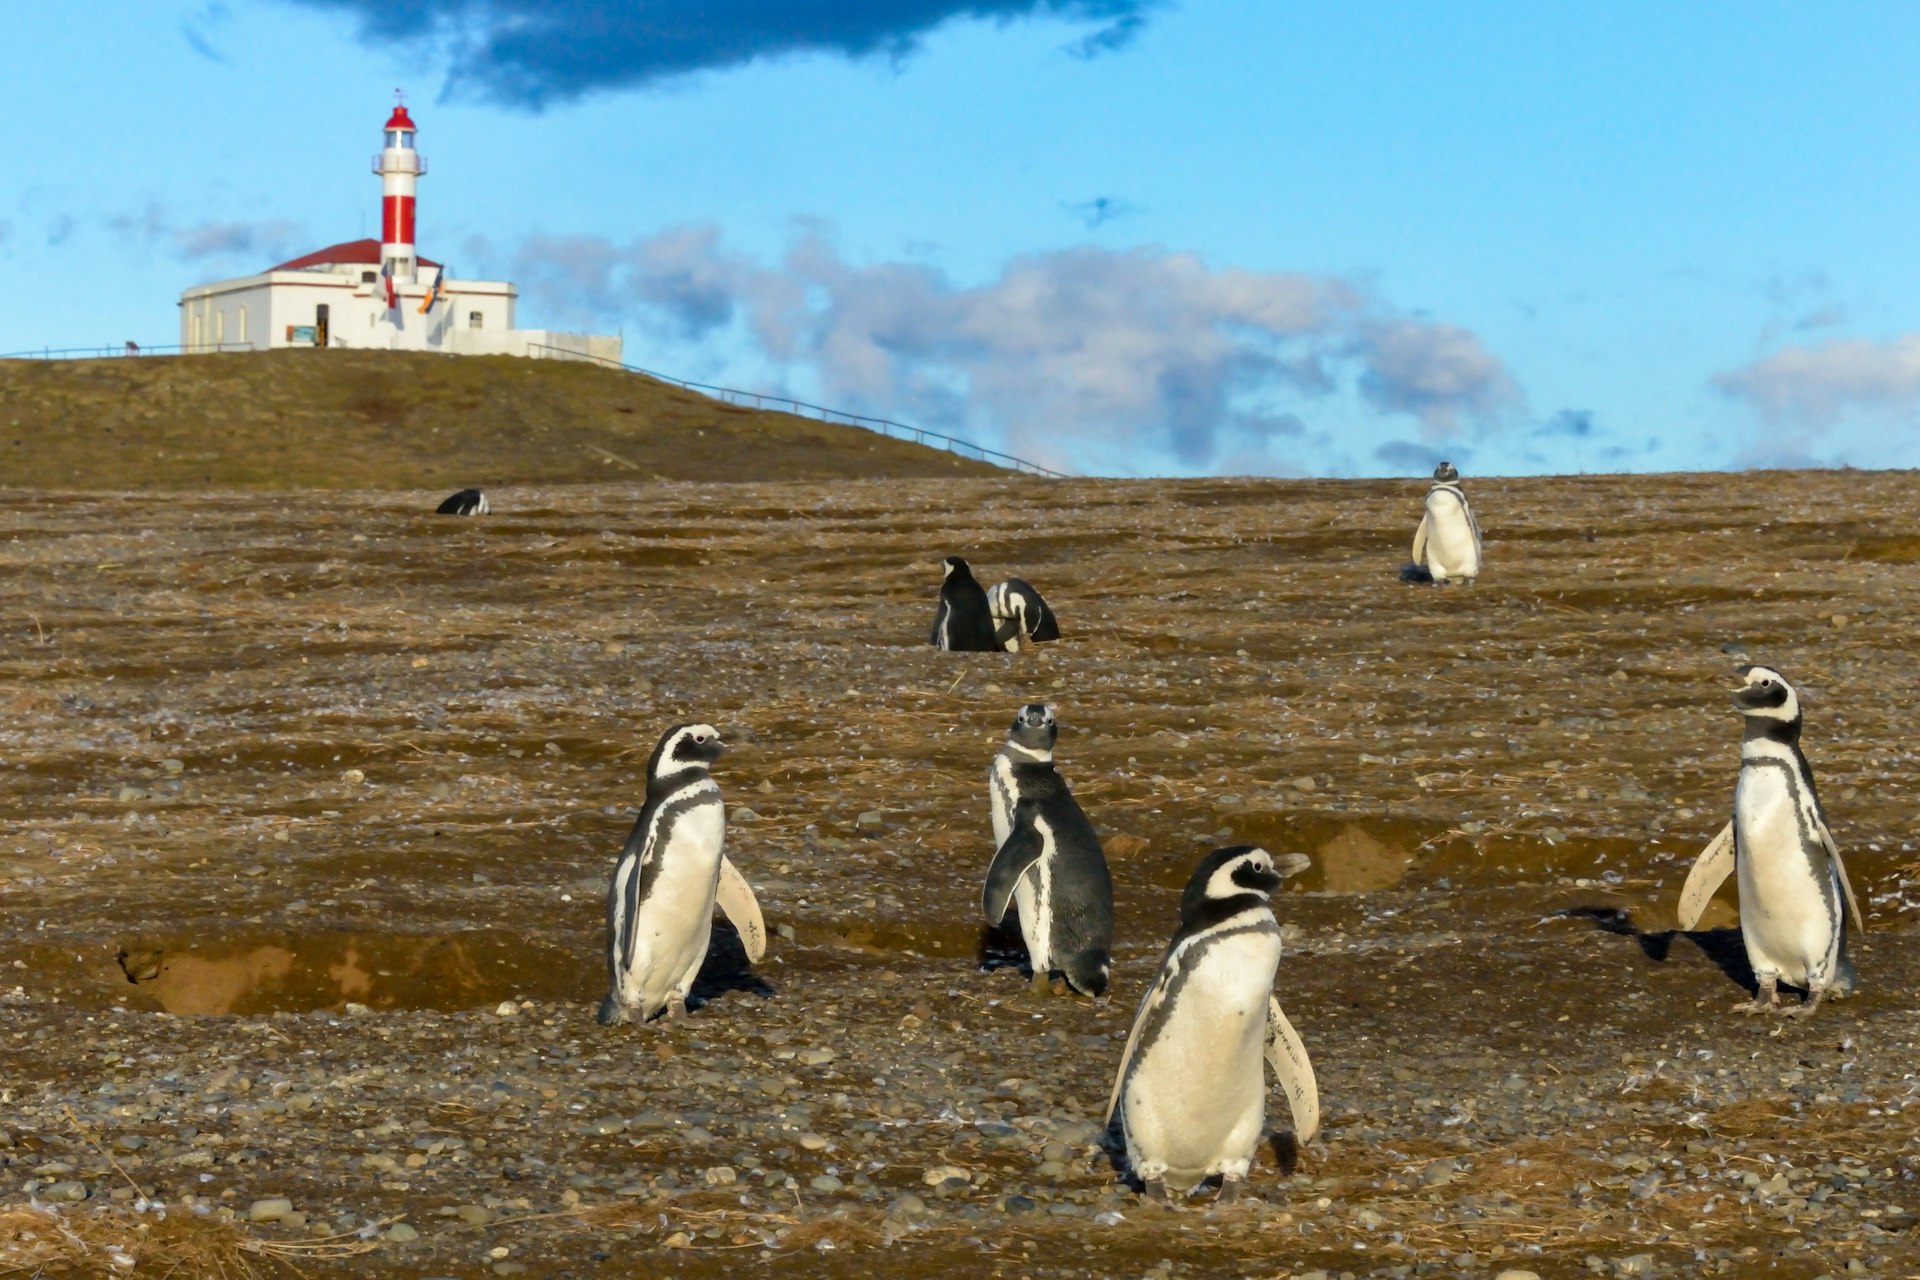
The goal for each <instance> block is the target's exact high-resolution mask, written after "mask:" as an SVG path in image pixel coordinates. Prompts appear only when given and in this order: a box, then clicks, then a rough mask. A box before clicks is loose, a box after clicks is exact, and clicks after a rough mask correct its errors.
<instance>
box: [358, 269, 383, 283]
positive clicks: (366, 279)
mask: <svg viewBox="0 0 1920 1280" xmlns="http://www.w3.org/2000/svg"><path fill="white" fill-rule="evenodd" d="M379 278H380V273H379V272H378V271H362V272H361V273H360V283H361V284H372V283H373V282H374V281H375V280H378V279H379Z"/></svg>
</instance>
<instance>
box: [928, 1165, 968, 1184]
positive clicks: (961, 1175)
mask: <svg viewBox="0 0 1920 1280" xmlns="http://www.w3.org/2000/svg"><path fill="white" fill-rule="evenodd" d="M920 1181H922V1182H924V1183H926V1184H927V1185H928V1186H930V1187H939V1186H945V1185H947V1184H949V1183H951V1184H954V1185H957V1186H965V1185H966V1184H967V1183H969V1182H972V1181H973V1174H971V1173H970V1172H968V1171H967V1170H965V1169H962V1168H961V1167H960V1166H959V1165H957V1164H937V1165H935V1166H934V1167H933V1168H931V1169H929V1170H927V1171H926V1172H925V1173H923V1174H921V1175H920Z"/></svg>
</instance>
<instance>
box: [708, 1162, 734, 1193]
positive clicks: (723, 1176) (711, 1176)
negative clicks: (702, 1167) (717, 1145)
mask: <svg viewBox="0 0 1920 1280" xmlns="http://www.w3.org/2000/svg"><path fill="white" fill-rule="evenodd" d="M701 1176H702V1177H704V1178H705V1179H706V1181H707V1185H708V1186H710V1187H729V1186H732V1185H733V1183H734V1182H735V1180H736V1179H738V1178H739V1176H740V1175H739V1174H737V1173H735V1172H734V1169H733V1166H732V1165H730V1164H716V1165H714V1166H713V1167H712V1168H711V1169H708V1170H707V1171H706V1173H705V1174H703V1175H701Z"/></svg>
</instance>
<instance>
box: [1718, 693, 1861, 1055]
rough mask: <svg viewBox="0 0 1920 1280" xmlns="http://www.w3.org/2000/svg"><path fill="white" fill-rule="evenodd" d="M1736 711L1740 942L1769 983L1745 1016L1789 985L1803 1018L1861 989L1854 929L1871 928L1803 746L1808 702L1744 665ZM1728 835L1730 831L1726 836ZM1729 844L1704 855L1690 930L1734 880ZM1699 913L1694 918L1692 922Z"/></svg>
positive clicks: (1769, 1004) (1772, 1003)
mask: <svg viewBox="0 0 1920 1280" xmlns="http://www.w3.org/2000/svg"><path fill="white" fill-rule="evenodd" d="M1739 675H1740V678H1741V685H1740V687H1739V688H1738V689H1736V690H1734V692H1733V705H1734V706H1735V707H1737V708H1738V709H1739V711H1740V714H1741V715H1742V716H1743V717H1745V719H1746V728H1745V732H1744V733H1743V734H1742V736H1741V740H1740V781H1739V782H1738V783H1736V784H1735V786H1734V789H1733V822H1732V824H1731V826H1732V833H1733V839H1732V841H1731V844H1732V853H1733V858H1732V863H1733V869H1734V871H1735V872H1736V873H1737V876H1738V880H1739V885H1740V937H1741V940H1742V941H1743V942H1745V943H1746V946H1747V960H1748V962H1749V963H1750V964H1751V965H1752V966H1753V976H1754V978H1755V979H1756V980H1758V982H1759V989H1758V991H1757V992H1756V993H1755V995H1754V998H1753V1001H1752V1003H1750V1004H1745V1003H1743V1004H1741V1005H1740V1006H1739V1008H1740V1011H1741V1012H1743V1013H1767V1012H1770V1011H1773V1010H1775V1009H1778V1008H1779V1005H1780V992H1779V987H1780V984H1781V983H1782V982H1784V983H1786V984H1787V985H1789V986H1794V987H1799V988H1801V989H1802V990H1804V991H1805V992H1806V993H1807V998H1806V1001H1805V1003H1803V1004H1801V1005H1800V1006H1799V1007H1798V1008H1794V1009H1790V1010H1788V1011H1787V1016H1789V1017H1802V1016H1805V1015H1807V1014H1810V1013H1812V1012H1813V1011H1814V1010H1815V1009H1817V1008H1819V1007H1820V1002H1821V1001H1822V1000H1824V999H1826V998H1827V996H1829V995H1833V996H1846V995H1851V994H1852V993H1853V987H1854V972H1853V961H1852V960H1851V959H1850V958H1849V957H1848V955H1847V927H1848V925H1849V924H1851V925H1852V926H1853V927H1854V928H1856V929H1864V928H1865V927H1866V926H1865V925H1864V924H1863V923H1862V921H1861V918H1860V904H1859V903H1858V902H1857V901H1856V900H1855V899H1854V896H1853V886H1852V885H1851V884H1849V883H1848V882H1847V869H1846V867H1845V866H1844V865H1842V863H1841V861H1840V850H1839V849H1838V848H1837V847H1836V846H1835V845H1834V842H1833V833H1832V832H1831V831H1830V830H1828V828H1827V815H1826V812H1825V811H1824V810H1823V809H1822V808H1821V807H1820V796H1819V794H1818V793H1817V792H1816V791H1815V790H1814V786H1813V768H1812V766H1810V765H1809V764H1808V763H1807V757H1806V754H1805V753H1804V752H1802V751H1801V750H1800V730H1801V725H1802V721H1801V717H1800V697H1799V695H1798V694H1797V693H1795V692H1794V689H1793V686H1792V685H1790V684H1788V683H1787V681H1786V677H1784V676H1782V675H1781V674H1780V673H1779V672H1778V671H1775V670H1774V669H1773V668H1771V667H1759V666H1750V667H1742V668H1740V672H1739ZM1721 834H1722V836H1725V834H1726V833H1725V832H1722V833H1721ZM1726 843H1727V842H1726V841H1724V840H1723V839H1716V840H1715V841H1714V842H1713V844H1711V845H1709V846H1708V847H1707V850H1706V852H1705V853H1704V854H1703V855H1702V856H1701V859H1700V863H1699V865H1697V866H1696V867H1695V868H1694V873H1693V874H1692V875H1690V876H1689V877H1688V878H1687V886H1686V888H1685V889H1684V890H1683V891H1682V894H1681V903H1682V905H1681V916H1682V919H1683V923H1682V927H1683V928H1688V927H1691V926H1692V923H1693V920H1697V919H1698V918H1699V914H1700V908H1701V907H1703V906H1704V905H1705V903H1706V899H1707V898H1709V897H1711V896H1712V895H1713V890H1714V889H1715V888H1716V887H1718V885H1719V883H1720V881H1721V880H1723V879H1725V878H1726V874H1727V872H1726V869H1725V866H1726V859H1725V848H1726ZM1689 914H1691V916H1692V917H1693V919H1692V920H1689V919H1686V917H1687V916H1688V915H1689Z"/></svg>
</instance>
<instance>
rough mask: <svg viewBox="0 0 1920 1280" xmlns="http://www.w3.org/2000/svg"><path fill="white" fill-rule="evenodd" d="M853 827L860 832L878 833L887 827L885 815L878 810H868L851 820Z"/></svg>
mask: <svg viewBox="0 0 1920 1280" xmlns="http://www.w3.org/2000/svg"><path fill="white" fill-rule="evenodd" d="M853 825H854V826H855V827H856V828H858V829H859V830H861V831H878V830H879V829H880V828H882V827H884V826H886V825H887V815H886V814H884V813H882V812H880V810H878V809H868V810H866V811H865V812H863V813H862V814H861V815H860V816H859V817H857V818H855V819H854V820H853Z"/></svg>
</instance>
